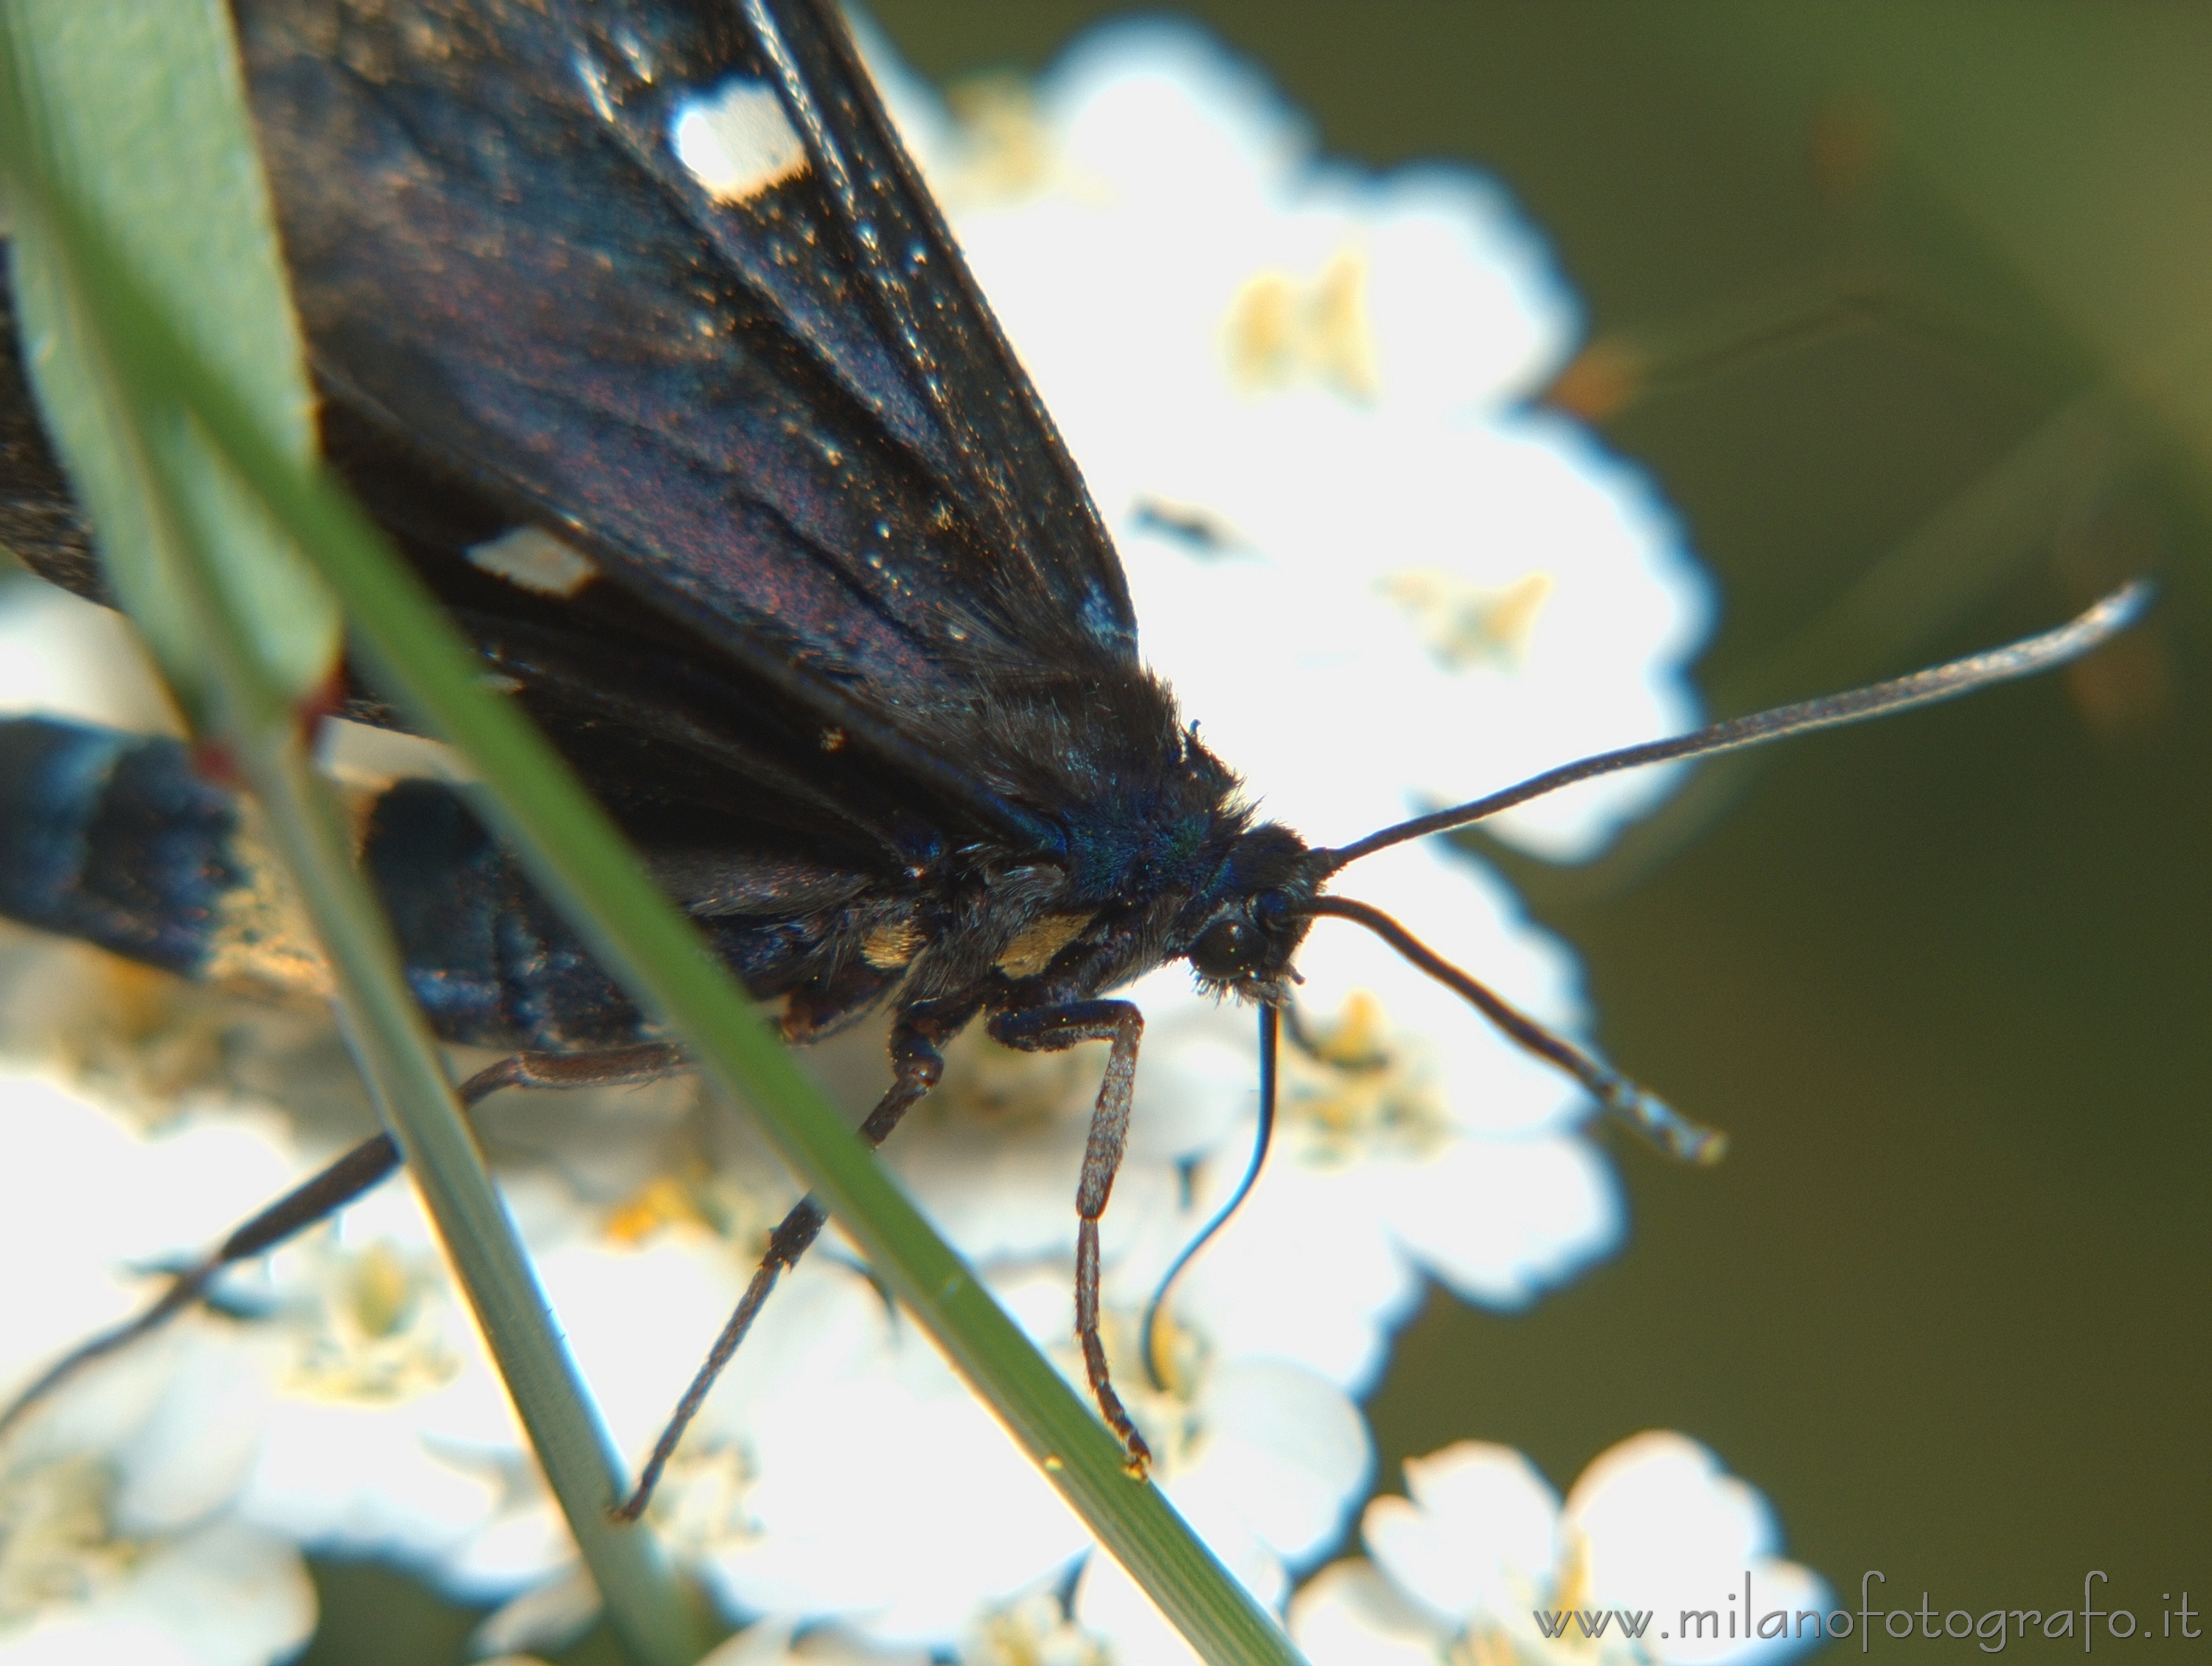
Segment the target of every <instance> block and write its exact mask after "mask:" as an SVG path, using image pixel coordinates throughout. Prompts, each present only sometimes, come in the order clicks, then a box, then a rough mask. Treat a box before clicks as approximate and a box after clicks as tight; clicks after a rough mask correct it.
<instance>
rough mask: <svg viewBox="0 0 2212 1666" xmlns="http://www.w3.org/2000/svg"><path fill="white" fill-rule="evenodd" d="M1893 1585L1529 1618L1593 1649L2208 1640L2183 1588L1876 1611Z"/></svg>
mask: <svg viewBox="0 0 2212 1666" xmlns="http://www.w3.org/2000/svg"><path fill="white" fill-rule="evenodd" d="M1888 1583H1889V1576H1888V1575H1887V1574H1886V1573H1883V1572H1881V1571H1880V1570H1879V1569H1869V1570H1868V1571H1867V1572H1865V1573H1864V1574H1863V1575H1862V1576H1860V1578H1859V1605H1858V1607H1857V1608H1829V1609H1826V1610H1822V1609H1818V1608H1797V1609H1790V1608H1767V1609H1765V1610H1763V1611H1762V1610H1761V1609H1760V1608H1759V1606H1758V1603H1757V1602H1756V1601H1755V1600H1754V1596H1753V1590H1752V1584H1751V1575H1750V1574H1749V1573H1746V1574H1745V1575H1744V1576H1743V1590H1742V1592H1741V1601H1739V1600H1738V1594H1737V1593H1736V1592H1734V1591H1731V1592H1729V1595H1728V1598H1727V1600H1726V1602H1723V1603H1720V1604H1717V1605H1716V1606H1712V1607H1709V1608H1683V1609H1680V1610H1679V1611H1678V1612H1677V1613H1676V1614H1675V1615H1674V1624H1673V1626H1671V1627H1670V1626H1665V1625H1664V1624H1663V1623H1662V1626H1661V1629H1660V1630H1659V1631H1657V1632H1656V1633H1653V1631H1652V1625H1653V1622H1654V1620H1657V1619H1658V1618H1659V1612H1658V1610H1657V1609H1656V1608H1535V1609H1532V1610H1531V1611H1530V1617H1531V1618H1532V1619H1533V1620H1534V1621H1535V1622H1536V1629H1537V1630H1538V1631H1539V1632H1541V1633H1542V1634H1543V1635H1544V1636H1546V1637H1549V1638H1559V1639H1569V1640H1573V1641H1578V1642H1580V1641H1587V1642H1596V1641H1598V1640H1600V1639H1603V1638H1606V1637H1618V1638H1620V1639H1624V1640H1627V1641H1631V1642H1636V1641H1643V1640H1645V1639H1647V1638H1651V1637H1655V1636H1656V1639H1657V1640H1659V1641H1662V1642H1669V1641H1673V1640H1675V1639H1680V1640H1682V1641H1684V1642H1699V1641H1709V1642H1725V1641H1727V1640H1728V1639H1731V1638H1734V1639H1739V1640H1741V1639H1767V1640H1772V1639H1783V1638H1790V1639H1796V1638H1803V1639H1808V1640H1809V1639H1815V1638H1818V1639H1844V1638H1850V1637H1856V1638H1857V1639H1858V1643H1859V1648H1860V1650H1861V1651H1862V1652H1865V1651H1870V1650H1871V1649H1872V1648H1873V1646H1874V1643H1875V1639H1876V1638H1877V1637H1883V1638H1890V1639H1896V1640H1897V1641H1899V1642H1903V1641H1905V1639H1912V1638H1917V1639H1945V1638H1948V1639H1950V1640H1951V1641H1953V1642H1965V1643H1972V1644H1973V1645H1975V1646H1976V1647H1977V1648H1978V1649H1980V1650H1981V1651H1983V1652H1984V1654H1998V1653H2002V1651H2003V1650H2004V1649H2005V1647H2006V1645H2008V1644H2012V1643H2075V1642H2078V1643H2079V1644H2080V1645H2081V1651H2082V1652H2083V1653H2084V1654H2087V1653H2090V1652H2092V1651H2093V1650H2094V1648H2095V1646H2096V1645H2097V1644H2098V1643H2099V1642H2100V1641H2102V1640H2105V1639H2129V1638H2138V1639H2140V1638H2163V1639H2171V1640H2172V1641H2174V1642H2177V1643H2178V1642H2183V1641H2192V1640H2195V1639H2199V1638H2202V1637H2203V1635H2204V1628H2203V1626H2202V1625H2200V1624H2198V1623H2197V1622H2198V1621H2200V1620H2202V1619H2203V1610H2201V1609H2198V1608H2192V1607H2191V1605H2190V1601H2189V1593H2188V1592H2187V1591H2185V1590H2183V1591H2170V1590H2169V1591H2160V1593H2159V1597H2158V1602H2157V1603H2156V1604H2155V1605H2152V1606H2146V1607H2144V1608H2142V1611H2141V1612H2138V1611H2137V1610H2136V1609H2135V1608H2100V1607H2098V1606H2097V1603H2098V1602H2099V1601H2100V1599H2102V1600H2106V1601H2109V1600H2110V1599H2109V1597H2107V1596H2106V1594H2105V1592H2104V1591H2103V1590H2102V1587H2103V1586H2104V1585H2106V1584H2109V1583H2110V1576H2109V1575H2107V1574H2106V1573H2105V1572H2103V1571H2102V1570H2101V1569H2095V1568H2093V1569H2091V1570H2090V1572H2088V1573H2087V1574H2086V1575H2084V1576H2083V1578H2082V1580H2081V1606H2080V1607H2078V1608H2075V1607H2066V1608H2025V1607H2022V1608H1984V1609H1981V1610H1979V1611H1977V1610H1974V1609H1972V1608H1949V1609H1945V1608H1938V1607H1937V1606H1936V1602H1935V1599H1934V1597H1933V1596H1930V1595H1929V1593H1928V1592H1926V1591H1923V1592H1921V1593H1920V1603H1919V1606H1918V1607H1917V1608H1887V1607H1881V1606H1878V1605H1877V1599H1878V1598H1879V1597H1880V1596H1881V1592H1879V1591H1877V1590H1875V1586H1876V1585H1877V1584H1880V1585H1883V1586H1887V1584H1888Z"/></svg>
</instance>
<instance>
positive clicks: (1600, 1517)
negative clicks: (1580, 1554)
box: [1565, 1431, 1830, 1661]
mask: <svg viewBox="0 0 2212 1666" xmlns="http://www.w3.org/2000/svg"><path fill="white" fill-rule="evenodd" d="M1565 1521H1566V1523H1567V1525H1568V1527H1569V1528H1570V1529H1572V1530H1575V1531H1577V1532H1579V1533H1580V1534H1581V1535H1582V1536H1583V1543H1584V1545H1585V1547H1586V1554H1587V1557H1588V1571H1589V1582H1590V1588H1591V1590H1592V1591H1593V1592H1594V1593H1595V1596H1596V1597H1597V1600H1599V1601H1601V1602H1604V1603H1605V1604H1607V1606H1612V1607H1625V1608H1656V1609H1657V1610H1658V1611H1659V1612H1661V1613H1662V1614H1668V1613H1673V1612H1674V1611H1675V1610H1678V1609H1681V1608H1713V1609H1716V1610H1717V1611H1718V1612H1719V1613H1720V1614H1722V1615H1723V1620H1725V1619H1726V1618H1727V1617H1728V1616H1729V1614H1730V1613H1731V1612H1733V1613H1735V1614H1737V1615H1738V1616H1741V1614H1742V1613H1743V1612H1744V1609H1743V1600H1744V1599H1743V1595H1742V1593H1743V1592H1744V1590H1745V1588H1746V1581H1747V1580H1748V1581H1749V1586H1750V1591H1751V1610H1750V1611H1751V1613H1752V1614H1753V1623H1754V1626H1756V1625H1757V1624H1759V1623H1762V1622H1764V1623H1772V1622H1771V1621H1768V1620H1767V1616H1768V1615H1770V1614H1773V1613H1776V1612H1780V1613H1783V1614H1786V1615H1794V1614H1796V1612H1798V1611H1800V1610H1804V1609H1814V1610H1819V1611H1825V1610H1826V1608H1827V1607H1828V1606H1830V1604H1829V1602H1828V1597H1827V1591H1826V1586H1825V1585H1824V1584H1822V1582H1821V1581H1820V1578H1819V1576H1818V1575H1816V1574H1814V1573H1812V1572H1810V1571H1808V1570H1807V1569H1805V1568H1802V1567H1800V1566H1797V1565H1796V1564H1795V1563H1792V1562H1788V1561H1784V1560H1781V1559H1780V1558H1779V1556H1778V1554H1776V1553H1778V1551H1779V1550H1780V1548H1781V1533H1780V1530H1779V1529H1778V1526H1777V1525H1776V1523H1775V1520H1774V1514H1773V1511H1772V1510H1771V1508H1769V1506H1768V1505H1767V1503H1766V1500H1765V1499H1764V1498H1763V1497H1761V1496H1760V1494H1759V1491H1758V1489H1757V1488H1755V1487H1752V1486H1751V1485H1750V1484H1749V1483H1748V1482H1746V1481H1741V1480H1738V1479H1737V1478H1736V1477H1735V1476H1734V1475H1731V1474H1728V1473H1727V1471H1726V1470H1725V1469H1723V1468H1722V1466H1721V1462H1720V1460H1719V1459H1718V1458H1717V1457H1716V1456H1714V1455H1713V1453H1712V1452H1711V1450H1709V1449H1707V1448H1706V1447H1705V1446H1702V1445H1700V1444H1699V1443H1697V1442H1696V1441H1694V1440H1692V1439H1690V1438H1687V1437H1686V1436H1684V1435H1680V1434H1676V1433H1674V1432H1672V1431H1652V1432H1646V1433H1644V1434H1640V1435H1636V1436H1632V1437H1631V1438H1629V1439H1627V1440H1625V1441H1622V1442H1621V1443H1620V1444H1619V1445H1617V1446H1614V1447H1612V1448H1610V1449H1609V1450H1607V1451H1605V1452H1603V1453H1601V1454H1600V1455H1599V1456H1598V1457H1597V1458H1596V1459H1595V1460H1594V1461H1593V1462H1591V1464H1590V1466H1589V1468H1587V1469H1585V1470H1584V1471H1583V1474H1582V1475H1581V1477H1580V1478H1579V1479H1578V1480H1577V1481H1576V1482H1575V1485H1574V1489H1573V1491H1572V1492H1571V1493H1570V1494H1569V1495H1568V1499H1567V1504H1566V1507H1565ZM1731 1603H1734V1604H1735V1608H1734V1609H1733V1610H1731V1608H1730V1604H1731ZM1739 1623H1741V1622H1739ZM1785 1623H1787V1622H1785ZM1717 1629H1719V1630H1720V1631H1723V1632H1725V1630H1726V1627H1725V1626H1722V1627H1719V1628H1717ZM1794 1642H1795V1639H1790V1638H1789V1637H1788V1636H1786V1635H1785V1636H1783V1637H1778V1638H1772V1639H1769V1640H1767V1641H1765V1642H1764V1643H1761V1642H1759V1640H1758V1639H1756V1638H1755V1637H1754V1638H1753V1639H1751V1641H1750V1642H1748V1643H1747V1641H1746V1640H1745V1639H1744V1638H1743V1637H1742V1636H1741V1635H1739V1636H1737V1637H1735V1638H1734V1639H1730V1638H1728V1637H1726V1636H1724V1635H1723V1636H1715V1637H1710V1638H1707V1639H1702V1640H1699V1639H1683V1638H1681V1637H1680V1636H1677V1637H1675V1638H1674V1639H1672V1640H1671V1641H1670V1642H1669V1643H1668V1644H1666V1645H1663V1646H1662V1653H1663V1654H1664V1655H1665V1657H1666V1658H1668V1660H1670V1661H1693V1660H1694V1661H1714V1660H1731V1661H1750V1660H1753V1659H1772V1658H1778V1657H1780V1656H1781V1655H1782V1654H1783V1653H1784V1652H1787V1651H1789V1649H1790V1647H1791V1646H1793V1644H1794Z"/></svg>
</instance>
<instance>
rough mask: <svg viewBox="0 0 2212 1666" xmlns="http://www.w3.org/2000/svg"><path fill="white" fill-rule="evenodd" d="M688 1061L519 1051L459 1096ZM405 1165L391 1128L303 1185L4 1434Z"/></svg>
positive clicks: (477, 1100) (52, 1385) (54, 1371)
mask: <svg viewBox="0 0 2212 1666" xmlns="http://www.w3.org/2000/svg"><path fill="white" fill-rule="evenodd" d="M681 1062H682V1059H681V1055H678V1052H677V1050H676V1049H674V1048H672V1047H663V1046H659V1045H657V1044H655V1045H651V1046H644V1047H623V1048H617V1049H611V1050H609V1051H605V1052H599V1053H517V1054H514V1055H511V1056H509V1057H507V1058H504V1059H501V1060H500V1061H498V1062H497V1063H495V1064H491V1065H487V1066H486V1067H484V1068H483V1069H482V1070H479V1071H478V1072H477V1073H476V1074H475V1075H473V1076H471V1077H470V1078H469V1079H468V1080H467V1081H465V1082H464V1083H462V1084H461V1085H460V1088H459V1098H460V1102H461V1108H462V1110H474V1109H475V1108H476V1107H477V1105H478V1104H482V1103H483V1101H484V1100H485V1099H486V1098H488V1097H490V1096H491V1095H492V1094H494V1093H496V1092H498V1091H500V1090H501V1088H506V1087H603V1086H615V1085H620V1084H622V1083H624V1082H640V1081H650V1080H652V1079H654V1078H655V1077H659V1076H665V1075H666V1074H668V1073H670V1072H671V1071H672V1070H674V1069H676V1068H677V1067H678V1065H679V1064H680V1063H681ZM398 1166H399V1147H398V1146H397V1145H395V1144H394V1143H393V1142H392V1136H391V1135H390V1134H378V1135H376V1136H375V1137H374V1138H373V1139H369V1140H362V1142H361V1144H359V1145H358V1146H355V1147H354V1148H353V1149H352V1150H351V1151H349V1152H346V1154H345V1155H344V1156H343V1157H341V1158H338V1159H337V1161H336V1162H335V1163H332V1164H331V1165H330V1166H329V1167H327V1168H325V1170H322V1172H320V1173H319V1174H317V1175H315V1176H314V1177H313V1178H311V1179H308V1180H305V1181H302V1182H301V1183H300V1184H299V1185H297V1186H295V1187H294V1188H293V1189H291V1190H290V1191H289V1192H287V1193H285V1194H284V1195H283V1196H282V1197H280V1198H278V1199H277V1200H276V1201H275V1202H274V1203H272V1204H270V1206H269V1207H267V1208H265V1209H264V1210H262V1211H261V1213H258V1214H257V1215H255V1216H254V1217H253V1218H252V1219H250V1220H248V1221H247V1222H246V1224H245V1225H242V1226H240V1227H239V1228H238V1229H237V1230H236V1231H233V1232H232V1233H231V1234H230V1236H229V1237H227V1238H225V1239H223V1241H222V1243H220V1244H218V1245H217V1246H216V1248H215V1249H214V1250H213V1251H212V1252H210V1254H209V1255H207V1256H205V1257H204V1258H203V1259H201V1260H200V1261H198V1262H194V1263H193V1264H192V1265H191V1266H190V1267H187V1268H185V1269H184V1270H183V1271H181V1272H179V1273H177V1274H173V1276H172V1278H171V1279H170V1281H169V1287H168V1288H167V1290H165V1291H163V1292H161V1295H160V1297H159V1298H156V1299H155V1302H154V1304H152V1305H151V1306H150V1307H149V1308H148V1309H147V1310H145V1311H144V1312H143V1313H141V1314H140V1315H138V1316H137V1317H136V1318H134V1319H126V1320H125V1321H124V1322H122V1323H121V1324H119V1325H116V1326H114V1327H112V1329H107V1330H104V1331H101V1332H100V1334H99V1335H96V1336H94V1337H92V1338H91V1339H90V1340H88V1341H85V1342H82V1343H80V1344H79V1345H78V1346H77V1347H75V1348H73V1349H71V1350H70V1352H69V1353H65V1354H64V1355H63V1356H62V1357H61V1358H60V1359H58V1360H56V1361H55V1362H54V1363H53V1364H52V1365H50V1366H48V1367H47V1368H46V1371H44V1372H43V1373H42V1374H41V1375H40V1377H38V1379H37V1380H36V1381H34V1382H33V1383H31V1385H30V1386H29V1387H28V1388H27V1389H24V1390H23V1391H22V1392H21V1394H19V1395H16V1396H15V1399H14V1400H13V1401H12V1402H9V1405H8V1408H7V1409H6V1410H5V1411H0V1435H4V1434H5V1433H6V1432H8V1431H9V1429H11V1428H13V1427H14V1426H15V1424H16V1423H17V1422H18V1421H19V1420H21V1418H22V1417H23V1416H24V1414H26V1413H27V1412H29V1411H30V1410H31V1408H33V1407H34V1406H36V1405H37V1404H38V1403H39V1402H40V1401H42V1400H44V1399H46V1397H47V1396H48V1395H51V1394H52V1393H53V1391H54V1390H55V1389H58V1388H59V1387H60V1386H61V1385H62V1384H63V1383H65V1382H67V1381H68V1380H69V1378H70V1377H73V1376H75V1375H76V1373H77V1372H78V1371H81V1370H82V1369H83V1368H84V1367H85V1366H87V1365H90V1364H91V1363H92V1362H93V1361H94V1360H95V1359H102V1358H104V1357H105V1356H106V1355H108V1354H110V1353H114V1352H115V1351H116V1350H117V1349H118V1348H120V1347H124V1346H125V1344H127V1343H130V1342H133V1341H137V1339H138V1338H139V1337H141V1336H143V1335H147V1334H149V1332H151V1331H154V1330H157V1329H160V1328H161V1326H162V1325H164V1324H166V1323H167V1322H168V1321H169V1320H171V1319H173V1318H174V1317H175V1316H177V1315H178V1314H179V1313H181V1312H183V1311H184V1310H185V1309H186V1308H188V1307H191V1305H192V1304H194V1303H196V1302H197V1301H199V1300H200V1299H201V1298H204V1296H205V1295H206V1294H207V1291H208V1286H210V1284H212V1283H214V1282H215V1279H216V1274H219V1273H221V1272H222V1269H223V1268H226V1267H229V1266H232V1265H234V1264H235V1263H236V1262H242V1261H250V1260H252V1258H253V1257H254V1256H258V1255H262V1254H264V1253H266V1252H267V1251H269V1250H270V1249H275V1248H276V1246H277V1245H278V1244H280V1243H283V1242H284V1241H285V1240H286V1239H288V1238H290V1237H295V1236H296V1235H297V1234H299V1233H301V1232H303V1231H306V1230H307V1228H308V1227H310V1226H313V1225H314V1224H315V1223H316V1222H317V1221H319V1220H323V1219H327V1218H328V1217H329V1216H331V1215H333V1214H335V1213H337V1211H338V1210H340V1209H342V1208H343V1207H345V1206H346V1205H347V1204H349V1203H350V1202H352V1201H354V1199H356V1198H357V1197H359V1196H360V1195H362V1193H363V1192H366V1191H368V1189H370V1188H371V1187H373V1186H374V1185H376V1184H377V1183H379V1182H380V1181H381V1180H383V1179H385V1178H386V1177H387V1176H389V1175H390V1174H391V1173H392V1170H394V1169H396V1168H398Z"/></svg>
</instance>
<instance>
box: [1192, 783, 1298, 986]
mask: <svg viewBox="0 0 2212 1666" xmlns="http://www.w3.org/2000/svg"><path fill="white" fill-rule="evenodd" d="M1321 872H1322V870H1321V867H1320V866H1319V864H1318V863H1316V860H1314V853H1313V852H1312V851H1310V849H1308V848H1306V842H1305V841H1304V839H1301V838H1300V837H1299V836H1297V834H1295V833H1293V832H1291V830H1290V829H1289V828H1287V827H1283V826H1279V825H1278V824H1275V823H1273V822H1267V823H1265V824H1262V825H1261V826H1258V827H1255V828H1253V829H1251V830H1249V831H1248V832H1245V833H1242V834H1240V835H1238V836H1237V841H1236V842H1235V843H1234V844H1232V845H1231V847H1230V848H1229V852H1228V854H1227V857H1226V859H1225V861H1224V862H1223V864H1222V867H1221V870H1220V873H1219V874H1218V877H1217V878H1216V879H1215V882H1214V883H1213V885H1211V886H1209V887H1208V888H1207V892H1206V897H1205V898H1204V899H1202V901H1201V902H1200V905H1199V906H1198V907H1197V908H1195V909H1193V910H1191V912H1190V913H1188V914H1187V915H1185V916H1184V919H1185V922H1186V925H1185V929H1184V931H1183V932H1182V933H1180V936H1181V938H1182V943H1181V948H1180V952H1181V953H1182V955H1183V956H1184V957H1185V958H1187V959H1188V960H1189V962H1190V964H1191V965H1192V967H1193V968H1194V970H1196V971H1197V973H1198V975H1199V976H1200V979H1201V980H1203V981H1204V982H1206V984H1207V985H1208V986H1209V987H1211V988H1216V989H1221V990H1225V991H1229V990H1233V991H1235V992H1236V993H1237V994H1241V995H1244V996H1248V997H1249V998H1251V999H1254V1000H1268V1001H1276V1000H1281V999H1282V998H1283V996H1284V994H1285V988H1284V984H1285V982H1286V980H1287V979H1288V978H1289V977H1290V976H1291V970H1290V968H1291V956H1292V955H1294V954H1296V953H1297V948H1298V945H1299V944H1301V943H1303V942H1304V941H1305V935H1306V929H1307V927H1310V925H1311V924H1312V923H1313V913H1312V904H1313V898H1314V892H1315V890H1316V887H1317V886H1318V885H1319V884H1320V879H1321Z"/></svg>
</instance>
